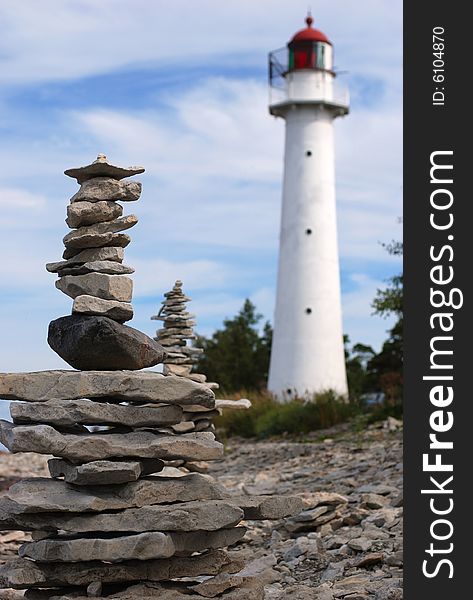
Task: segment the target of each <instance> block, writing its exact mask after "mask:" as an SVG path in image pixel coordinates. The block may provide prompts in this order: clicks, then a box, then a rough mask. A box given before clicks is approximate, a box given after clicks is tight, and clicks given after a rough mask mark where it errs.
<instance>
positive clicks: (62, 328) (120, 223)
mask: <svg viewBox="0 0 473 600" xmlns="http://www.w3.org/2000/svg"><path fill="white" fill-rule="evenodd" d="M143 172H144V169H143V167H127V168H125V167H118V166H116V165H112V164H110V163H109V162H108V161H107V158H106V156H105V155H104V154H99V156H98V157H97V160H96V161H94V162H93V163H92V164H90V165H87V166H85V167H80V168H77V169H68V170H67V171H65V174H66V175H68V176H69V177H73V178H74V179H76V180H77V182H78V183H79V184H80V186H81V187H80V189H79V191H78V192H77V193H76V194H74V196H72V198H71V200H70V204H69V206H68V207H67V219H66V223H67V225H68V226H69V227H70V228H71V229H73V231H71V232H70V233H68V234H67V235H66V236H65V237H64V240H63V242H64V245H65V250H64V254H63V258H64V259H65V260H63V261H60V262H56V263H49V264H47V265H46V268H47V270H48V271H49V272H51V273H57V274H58V276H59V279H58V280H57V281H56V287H57V288H58V289H59V290H61V291H62V292H63V293H64V294H66V295H68V296H70V297H71V298H73V299H74V302H73V305H72V316H68V317H61V318H60V319H56V320H55V321H52V322H51V324H50V326H49V335H48V342H49V345H50V346H51V348H52V349H53V350H54V351H55V352H57V353H58V354H59V356H61V358H63V359H64V360H65V361H66V362H67V363H69V364H70V365H71V366H72V367H74V368H76V369H97V368H99V369H141V368H144V367H150V366H153V365H155V364H158V363H159V362H160V361H161V360H162V358H163V350H162V348H160V347H159V346H157V345H156V344H155V343H154V342H153V341H152V340H151V339H150V338H148V336H144V334H142V333H141V332H139V331H137V330H136V329H132V328H131V327H126V326H124V325H123V323H124V322H125V321H129V320H130V319H131V318H132V317H133V307H132V305H131V299H132V291H133V281H132V280H131V278H130V277H128V275H129V274H130V273H133V272H134V269H133V268H131V267H129V266H127V265H125V264H123V257H124V248H125V247H126V246H127V245H128V244H129V243H130V241H131V240H130V237H129V236H128V235H127V234H126V233H123V232H124V231H125V230H127V229H130V227H133V226H134V225H136V223H137V222H138V219H137V218H136V216H135V215H128V216H125V217H124V216H122V215H123V207H122V205H121V204H119V203H118V201H121V202H132V201H136V200H138V199H139V197H140V194H141V183H138V182H136V181H123V180H124V179H125V178H127V177H130V176H133V175H137V174H138V173H143ZM92 341H93V343H92Z"/></svg>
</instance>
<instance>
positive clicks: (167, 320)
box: [151, 280, 251, 469]
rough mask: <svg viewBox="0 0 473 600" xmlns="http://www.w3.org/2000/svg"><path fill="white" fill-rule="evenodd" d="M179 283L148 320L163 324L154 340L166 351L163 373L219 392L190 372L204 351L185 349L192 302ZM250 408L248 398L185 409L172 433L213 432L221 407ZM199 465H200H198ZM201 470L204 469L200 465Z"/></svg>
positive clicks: (191, 334) (190, 328) (215, 385)
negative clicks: (204, 407) (188, 304)
mask: <svg viewBox="0 0 473 600" xmlns="http://www.w3.org/2000/svg"><path fill="white" fill-rule="evenodd" d="M182 285H183V284H182V281H180V280H177V281H176V283H175V284H174V287H173V288H172V290H171V291H169V292H167V293H165V294H164V298H165V299H164V300H163V301H162V302H161V304H162V307H161V309H160V310H159V312H158V314H157V315H154V316H152V317H151V319H152V320H154V321H163V327H162V328H161V329H158V330H157V331H156V337H155V338H154V339H155V340H156V341H157V342H158V343H159V344H161V346H162V347H163V348H164V349H165V351H166V357H165V358H164V360H163V363H164V366H163V373H164V374H165V375H176V376H178V377H186V378H187V379H191V380H192V381H196V382H198V383H202V384H204V385H206V386H208V387H209V388H211V389H213V390H214V389H218V387H219V385H218V383H213V382H208V381H207V377H206V376H205V375H204V374H202V373H195V372H193V371H192V369H193V367H194V365H195V364H196V363H197V362H198V357H199V356H202V354H203V352H204V350H203V349H202V348H198V347H196V346H188V345H187V341H188V340H194V339H195V338H196V335H195V333H194V325H195V324H196V322H195V315H193V314H190V313H189V312H188V311H187V303H188V302H190V301H191V300H192V298H189V297H188V296H186V295H185V294H184V291H183V289H182ZM250 407H251V402H250V401H249V400H247V399H241V400H223V399H216V400H215V408H213V409H206V410H205V409H202V410H200V411H199V412H195V411H194V412H192V411H190V412H189V411H187V410H186V409H185V408H184V413H183V417H184V420H183V421H182V422H181V423H178V424H177V425H173V426H172V429H173V430H174V431H179V432H182V433H183V432H186V431H215V427H214V425H213V423H212V419H213V418H215V417H217V416H218V415H219V414H222V411H223V409H224V408H231V409H247V408H250ZM185 466H187V467H188V468H191V469H194V468H199V465H196V464H195V463H191V464H188V465H185ZM201 466H202V465H201ZM202 467H203V468H204V469H205V467H204V466H202Z"/></svg>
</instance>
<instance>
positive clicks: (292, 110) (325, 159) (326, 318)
mask: <svg viewBox="0 0 473 600" xmlns="http://www.w3.org/2000/svg"><path fill="white" fill-rule="evenodd" d="M312 24H313V19H312V17H311V16H310V15H309V16H308V17H307V18H306V25H307V27H306V28H304V29H302V30H301V31H299V32H298V33H296V34H295V35H294V37H293V38H292V39H291V40H290V42H289V43H288V44H287V47H286V48H282V49H280V50H276V51H274V52H271V53H270V55H269V83H270V106H269V112H270V113H271V114H272V115H274V116H276V117H281V118H283V119H284V120H285V125H286V127H285V149H284V179H283V193H282V213H281V230H280V246H279V264H278V280H277V293H276V310H275V319H274V334H273V343H272V350H271V363H270V371H269V382H268V388H269V390H270V391H271V392H272V393H274V394H275V395H276V396H277V397H278V398H279V399H280V400H282V401H284V400H287V399H290V398H293V397H295V396H298V397H306V398H310V397H311V396H313V394H316V393H319V392H323V391H325V390H329V389H331V390H334V391H335V392H337V393H338V394H341V395H343V396H347V394H348V388H347V378H346V369H345V355H344V347H343V330H342V307H341V297H340V268H339V258H338V242H337V219H336V202H335V149H334V131H333V121H334V119H335V118H336V117H341V116H344V115H346V114H348V92H347V91H346V90H343V89H340V88H339V87H338V86H336V85H335V84H336V82H335V72H334V70H333V46H332V44H331V42H330V41H329V40H328V38H327V36H326V35H324V34H323V33H322V32H321V31H319V30H318V29H315V28H314V27H313V26H312ZM337 83H338V82H337Z"/></svg>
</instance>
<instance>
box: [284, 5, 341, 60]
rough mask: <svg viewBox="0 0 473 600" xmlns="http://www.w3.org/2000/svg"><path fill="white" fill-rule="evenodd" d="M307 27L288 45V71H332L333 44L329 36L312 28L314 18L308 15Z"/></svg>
mask: <svg viewBox="0 0 473 600" xmlns="http://www.w3.org/2000/svg"><path fill="white" fill-rule="evenodd" d="M305 22H306V24H307V27H306V28H305V29H301V31H298V32H297V33H296V34H295V35H294V37H293V38H292V40H291V41H290V42H289V43H288V45H287V47H288V51H289V56H288V71H294V70H299V69H318V70H322V71H331V70H332V44H331V43H330V41H329V40H328V38H327V36H326V35H325V34H324V33H322V32H321V31H319V30H318V29H314V28H313V27H312V23H313V22H314V20H313V18H312V17H311V16H310V15H308V16H307V18H306V20H305Z"/></svg>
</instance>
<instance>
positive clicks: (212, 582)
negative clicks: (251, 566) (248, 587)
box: [189, 573, 248, 598]
mask: <svg viewBox="0 0 473 600" xmlns="http://www.w3.org/2000/svg"><path fill="white" fill-rule="evenodd" d="M247 581H248V577H242V576H241V575H238V574H234V573H233V574H232V573H221V574H220V575H217V576H216V577H212V578H211V579H207V580H206V581H203V582H202V583H198V584H197V585H191V586H190V587H189V589H190V590H192V591H193V592H197V593H198V594H200V595H201V596H204V598H215V597H216V596H220V594H223V593H224V592H226V591H227V590H230V589H232V588H236V587H239V586H241V585H243V584H244V583H246V582H247Z"/></svg>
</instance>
